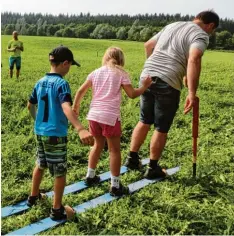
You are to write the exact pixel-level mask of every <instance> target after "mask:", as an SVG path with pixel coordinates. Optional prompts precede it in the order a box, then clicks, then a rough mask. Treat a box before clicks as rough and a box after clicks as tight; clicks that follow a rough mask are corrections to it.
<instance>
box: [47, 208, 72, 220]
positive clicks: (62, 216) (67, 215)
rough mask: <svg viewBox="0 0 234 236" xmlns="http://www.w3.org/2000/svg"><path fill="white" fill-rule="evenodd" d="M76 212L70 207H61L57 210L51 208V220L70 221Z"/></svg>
mask: <svg viewBox="0 0 234 236" xmlns="http://www.w3.org/2000/svg"><path fill="white" fill-rule="evenodd" d="M75 213H76V211H75V210H74V209H73V208H72V207H70V206H61V207H60V208H59V209H54V208H51V211H50V218H51V220H71V219H73V218H74V216H75Z"/></svg>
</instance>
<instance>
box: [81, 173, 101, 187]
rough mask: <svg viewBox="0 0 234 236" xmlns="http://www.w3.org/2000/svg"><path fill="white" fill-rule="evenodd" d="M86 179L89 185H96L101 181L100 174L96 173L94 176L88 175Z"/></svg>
mask: <svg viewBox="0 0 234 236" xmlns="http://www.w3.org/2000/svg"><path fill="white" fill-rule="evenodd" d="M84 181H85V183H86V185H88V186H91V185H95V184H98V183H99V182H100V176H98V175H95V176H94V177H93V178H90V177H86V178H85V180H84Z"/></svg>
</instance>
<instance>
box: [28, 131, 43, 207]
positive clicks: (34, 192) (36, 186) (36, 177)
mask: <svg viewBox="0 0 234 236" xmlns="http://www.w3.org/2000/svg"><path fill="white" fill-rule="evenodd" d="M46 167H47V164H46V157H45V151H44V145H43V141H42V138H41V136H39V135H37V161H36V167H35V168H34V170H33V176H32V187H31V194H30V196H29V197H28V201H27V205H28V206H29V207H31V206H33V205H35V204H36V201H37V200H38V199H41V198H42V197H43V194H41V193H40V191H39V190H40V184H41V181H42V177H43V173H44V169H45V168H46Z"/></svg>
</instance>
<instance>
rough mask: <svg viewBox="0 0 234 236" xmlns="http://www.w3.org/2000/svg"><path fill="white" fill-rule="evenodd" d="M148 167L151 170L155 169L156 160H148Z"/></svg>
mask: <svg viewBox="0 0 234 236" xmlns="http://www.w3.org/2000/svg"><path fill="white" fill-rule="evenodd" d="M149 166H150V167H151V168H153V169H155V168H157V166H158V160H151V159H150V163H149Z"/></svg>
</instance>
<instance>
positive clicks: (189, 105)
mask: <svg viewBox="0 0 234 236" xmlns="http://www.w3.org/2000/svg"><path fill="white" fill-rule="evenodd" d="M195 100H196V95H195V94H189V95H188V96H187V97H186V100H185V104H184V114H187V113H188V112H189V111H190V110H191V109H192V108H193V105H194V103H195Z"/></svg>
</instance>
